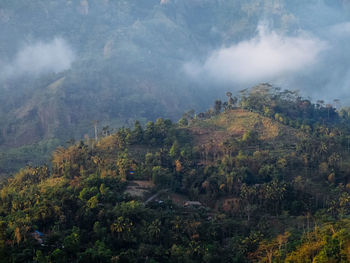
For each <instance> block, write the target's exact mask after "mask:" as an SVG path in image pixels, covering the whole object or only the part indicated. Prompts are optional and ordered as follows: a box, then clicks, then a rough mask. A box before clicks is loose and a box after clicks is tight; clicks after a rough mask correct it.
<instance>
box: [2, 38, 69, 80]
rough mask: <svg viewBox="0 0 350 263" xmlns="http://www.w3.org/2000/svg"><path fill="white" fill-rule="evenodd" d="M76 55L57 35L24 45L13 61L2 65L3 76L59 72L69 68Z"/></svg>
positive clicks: (11, 76)
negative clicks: (47, 39) (46, 40)
mask: <svg viewBox="0 0 350 263" xmlns="http://www.w3.org/2000/svg"><path fill="white" fill-rule="evenodd" d="M74 57H75V56H74V52H73V51H72V49H71V48H70V46H69V45H68V43H67V42H66V41H65V40H64V39H63V38H58V37H57V38H55V39H53V40H52V41H51V42H47V43H44V42H36V43H34V44H30V45H26V46H24V47H23V48H22V49H21V50H20V51H19V52H18V53H17V54H16V56H15V58H14V59H13V61H12V62H10V63H8V64H6V65H2V66H1V68H0V69H1V72H2V77H3V78H13V77H16V76H22V75H33V76H37V75H40V74H43V73H50V72H54V73H58V72H61V71H64V70H67V69H69V68H70V66H71V64H72V62H73V61H74Z"/></svg>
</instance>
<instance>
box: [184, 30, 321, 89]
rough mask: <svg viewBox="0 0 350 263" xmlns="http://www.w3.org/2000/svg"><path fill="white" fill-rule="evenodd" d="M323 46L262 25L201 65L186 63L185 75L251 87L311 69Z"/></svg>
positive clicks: (216, 52) (313, 40)
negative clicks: (243, 39) (253, 35)
mask: <svg viewBox="0 0 350 263" xmlns="http://www.w3.org/2000/svg"><path fill="white" fill-rule="evenodd" d="M325 49H327V44H326V43H325V42H324V41H321V40H320V39H318V38H315V37H312V36H311V35H309V34H307V33H305V32H304V33H300V34H299V35H297V36H285V35H280V34H278V33H276V32H275V31H271V30H269V29H268V27H267V26H265V25H260V26H259V27H258V34H257V36H255V37H254V38H252V39H250V40H247V41H243V42H240V43H238V44H235V45H232V46H230V47H225V48H221V49H219V50H216V51H214V52H213V53H212V54H211V55H210V56H209V57H208V58H207V59H206V61H205V62H204V63H203V64H202V65H199V64H198V63H188V64H186V65H185V70H186V71H187V73H189V74H190V75H192V76H194V77H199V78H203V77H204V76H207V77H209V78H210V79H214V80H215V81H217V82H229V83H239V84H254V83H257V82H268V81H274V80H277V79H280V78H282V77H284V76H286V75H287V74H291V73H298V72H300V71H302V70H304V69H306V68H308V67H310V66H312V65H314V64H315V63H316V62H317V60H318V57H319V55H320V53H321V52H322V51H323V50H325Z"/></svg>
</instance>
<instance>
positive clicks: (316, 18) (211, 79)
mask: <svg viewBox="0 0 350 263" xmlns="http://www.w3.org/2000/svg"><path fill="white" fill-rule="evenodd" d="M349 7H350V3H349V2H344V1H343V2H340V1H333V2H329V1H328V2H327V1H310V2H308V3H302V4H301V3H293V4H292V3H287V2H286V3H285V4H284V7H283V10H284V11H286V13H285V14H283V13H282V12H280V13H279V16H274V15H271V14H266V13H264V14H261V15H260V19H259V20H260V22H259V24H258V25H257V26H256V32H255V34H253V35H251V36H249V37H246V38H245V39H243V40H242V39H241V40H239V41H237V40H233V41H232V42H231V43H225V45H223V46H221V47H220V48H215V49H212V50H211V51H210V52H209V53H208V55H207V56H206V57H204V58H201V59H198V60H190V61H187V62H185V63H184V67H183V68H184V71H185V72H186V74H187V76H189V77H190V78H191V79H192V80H195V81H197V82H198V83H202V84H203V83H210V85H212V86H213V87H221V86H224V87H231V88H232V89H233V90H234V91H237V90H239V89H243V88H249V87H251V86H253V85H256V84H258V83H262V82H269V83H271V84H273V85H274V86H279V87H281V88H285V89H291V90H299V91H300V92H301V94H302V95H304V96H310V97H311V98H313V99H324V100H326V101H327V100H328V101H332V100H333V99H334V98H341V99H342V101H343V102H344V103H345V104H348V103H349V102H350V99H348V98H347V97H348V96H347V95H348V92H349V88H350V45H349V44H348V43H349V41H350V17H349V14H350V13H349V12H348V10H349ZM291 14H292V16H293V24H290V25H288V24H286V23H285V24H283V21H285V19H284V17H289V16H291ZM261 21H262V22H261ZM276 21H277V22H276ZM281 21H282V22H281Z"/></svg>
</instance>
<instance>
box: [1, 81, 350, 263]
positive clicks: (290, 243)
mask: <svg viewBox="0 0 350 263" xmlns="http://www.w3.org/2000/svg"><path fill="white" fill-rule="evenodd" d="M226 95H227V100H225V101H221V100H216V101H215V103H214V105H213V107H212V108H210V109H209V110H207V111H205V112H201V113H198V114H195V112H193V111H188V112H186V113H185V114H183V116H182V118H181V119H180V120H179V122H178V123H173V122H172V121H171V120H169V119H162V118H159V119H157V120H156V121H155V122H148V123H147V124H146V125H145V126H144V127H143V126H142V125H141V124H140V122H138V121H137V122H135V125H134V127H133V128H131V129H130V128H122V129H120V130H118V131H117V132H115V133H113V134H111V135H108V134H107V133H105V134H104V135H102V136H100V137H99V138H98V140H97V141H96V140H95V139H91V138H86V139H85V141H81V142H78V143H74V144H71V145H70V146H68V147H66V148H63V147H59V148H57V149H56V150H55V151H54V152H53V154H52V167H51V168H50V167H48V166H39V167H32V166H27V167H24V168H23V169H21V171H20V172H19V173H17V174H16V175H15V176H14V177H11V178H9V179H8V180H7V181H6V182H3V184H2V186H1V190H0V255H1V256H0V261H1V262H179V261H182V262H349V261H350V253H349V248H350V247H349V245H350V237H349V235H348V232H349V229H350V221H349V213H350V206H349V204H350V192H349V191H350V190H349V189H350V183H349V178H350V177H349V176H350V174H349V165H350V152H349V140H350V122H349V116H350V114H349V110H348V109H342V110H340V109H336V108H335V105H333V106H332V105H324V102H323V101H318V102H317V103H316V104H314V103H312V102H311V101H310V100H308V99H305V98H303V97H301V96H300V95H299V94H298V93H297V92H291V91H281V90H279V89H276V88H273V87H272V86H270V85H268V84H263V85H259V86H257V87H255V88H253V89H251V90H245V91H242V92H241V94H240V96H239V97H236V96H234V95H233V94H232V93H231V92H227V94H226ZM336 102H337V101H335V103H336ZM149 197H150V198H149Z"/></svg>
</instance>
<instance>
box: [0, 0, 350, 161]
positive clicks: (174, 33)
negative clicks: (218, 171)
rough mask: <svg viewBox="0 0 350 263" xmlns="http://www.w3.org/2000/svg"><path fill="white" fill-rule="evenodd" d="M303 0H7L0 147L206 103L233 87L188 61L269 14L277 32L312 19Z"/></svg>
mask: <svg viewBox="0 0 350 263" xmlns="http://www.w3.org/2000/svg"><path fill="white" fill-rule="evenodd" d="M328 2H329V1H328ZM328 2H327V5H329V6H333V7H335V8H338V9H341V8H343V9H344V10H346V8H347V5H348V4H347V3H346V2H344V1H340V0H339V1H332V2H331V3H328ZM303 3H304V2H303ZM303 3H302V2H301V1H298V2H295V3H294V2H293V4H291V3H290V2H288V1H279V0H264V1H256V0H249V1H245V0H244V1H243V0H228V1H219V0H210V1H209V0H195V1H185V0H169V1H159V0H150V1H141V2H140V1H122V0H117V1H108V0H96V1H95V0H81V1H70V0H64V1H61V0H49V1H42V0H33V1H24V0H20V1H2V3H1V4H0V25H1V26H0V91H1V96H0V127H1V128H0V129H1V131H0V150H1V151H3V152H4V151H7V149H9V148H11V147H21V146H23V145H28V144H35V143H38V142H39V141H41V140H52V139H58V141H59V142H61V143H62V142H64V141H66V140H69V139H71V138H74V139H76V140H80V139H82V138H83V136H84V135H85V134H89V136H90V137H91V136H93V125H92V124H91V123H92V122H93V121H94V120H98V121H99V129H102V127H104V126H107V125H109V126H110V127H114V128H115V127H121V126H129V125H131V124H132V123H133V121H134V120H135V119H140V120H141V121H142V122H146V121H147V120H154V119H155V118H157V117H158V116H159V115H161V116H163V117H169V118H172V119H173V120H175V119H177V118H179V117H180V115H181V113H182V112H183V111H184V110H189V109H191V108H194V109H196V110H197V111H200V110H203V109H205V108H206V107H207V106H208V105H209V104H210V99H209V98H212V97H213V96H216V94H218V91H222V90H225V89H230V90H231V89H232V87H231V85H230V84H227V85H218V84H215V83H210V82H198V81H197V80H193V79H192V78H191V77H189V75H188V74H187V73H186V72H185V71H184V65H185V64H186V63H188V62H203V61H205V59H207V57H208V56H209V55H210V54H211V52H213V51H214V50H216V49H218V48H221V47H225V46H230V45H232V44H235V43H238V42H240V41H243V40H247V39H251V38H252V37H254V36H255V35H256V29H257V25H258V24H259V22H260V21H261V20H264V19H266V20H268V21H269V22H270V23H271V25H272V27H273V28H274V29H276V30H277V31H278V32H296V31H298V30H299V29H300V28H301V26H300V23H302V24H303V25H304V24H305V25H307V27H310V28H312V27H314V26H315V21H313V20H312V19H311V18H309V16H308V15H307V14H305V12H306V11H305V10H304V8H305V6H304V5H303ZM310 3H311V4H310V5H312V3H315V4H317V3H318V1H316V0H314V1H313V2H310ZM339 20H340V18H339ZM300 21H301V22H300ZM299 22H300V23H299ZM44 51H45V52H44ZM62 58H65V59H66V61H61V59H62ZM233 88H234V89H235V90H239V89H241V88H246V87H238V86H237V87H233ZM219 97H220V96H219ZM24 159H26V160H27V158H24Z"/></svg>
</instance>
